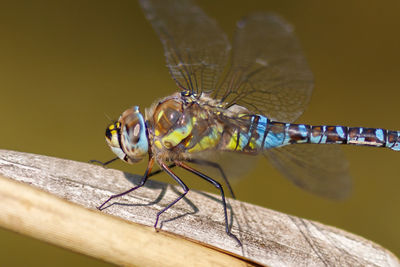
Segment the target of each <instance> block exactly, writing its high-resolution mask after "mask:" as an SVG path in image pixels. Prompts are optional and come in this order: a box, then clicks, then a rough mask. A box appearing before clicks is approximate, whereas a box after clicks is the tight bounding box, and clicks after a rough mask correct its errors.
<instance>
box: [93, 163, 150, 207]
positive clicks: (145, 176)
mask: <svg viewBox="0 0 400 267" xmlns="http://www.w3.org/2000/svg"><path fill="white" fill-rule="evenodd" d="M153 165H154V158H150V160H149V163H148V164H147V169H146V172H145V173H144V175H143V177H142V180H140V183H139V184H138V185H137V186H135V187H132V188H131V189H129V190H127V191H125V192H122V193H119V194H116V195H112V196H111V197H109V198H108V199H107V200H106V201H104V202H103V204H101V205H100V206H99V207H97V209H98V210H103V209H104V208H103V207H104V205H105V204H107V203H108V202H109V201H110V200H112V199H114V198H116V197H121V196H123V195H126V194H129V193H130V192H132V191H135V190H136V189H138V188H140V187H142V186H143V185H144V184H145V183H146V181H147V179H148V178H149V176H150V175H149V172H151V169H152V168H153Z"/></svg>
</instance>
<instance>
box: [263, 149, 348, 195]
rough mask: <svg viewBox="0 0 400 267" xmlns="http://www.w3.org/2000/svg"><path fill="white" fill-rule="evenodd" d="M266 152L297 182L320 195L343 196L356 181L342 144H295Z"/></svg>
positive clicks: (285, 174)
mask: <svg viewBox="0 0 400 267" xmlns="http://www.w3.org/2000/svg"><path fill="white" fill-rule="evenodd" d="M264 155H265V156H266V157H267V158H268V159H269V161H270V162H271V163H272V165H274V166H275V167H276V168H277V169H278V170H279V171H280V172H281V173H282V174H283V175H284V176H285V177H286V178H288V179H289V180H290V181H292V182H293V183H294V184H295V185H297V186H299V187H301V188H303V189H305V190H307V191H309V192H311V193H314V194H317V195H320V196H324V197H328V198H333V199H342V198H345V197H346V196H348V194H349V193H350V191H351V188H352V183H351V178H350V175H349V171H348V162H347V160H346V159H345V157H344V154H343V152H342V150H341V149H340V147H339V146H337V145H332V144H295V145H289V146H284V147H280V148H274V149H270V150H266V151H265V152H264Z"/></svg>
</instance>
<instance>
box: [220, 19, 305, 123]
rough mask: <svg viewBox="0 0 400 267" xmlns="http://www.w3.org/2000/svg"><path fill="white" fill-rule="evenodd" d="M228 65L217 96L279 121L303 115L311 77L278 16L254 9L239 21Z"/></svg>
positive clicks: (290, 31) (293, 38)
mask: <svg viewBox="0 0 400 267" xmlns="http://www.w3.org/2000/svg"><path fill="white" fill-rule="evenodd" d="M230 63H231V66H230V68H229V72H228V75H227V76H226V77H225V79H224V80H223V81H222V83H221V85H220V86H218V88H217V89H216V90H215V91H214V97H215V98H217V99H222V101H223V102H228V103H229V105H233V104H239V105H241V106H245V107H247V108H248V109H249V110H250V111H252V112H254V113H257V114H263V115H265V116H267V117H268V118H270V119H272V120H277V121H284V122H292V121H294V120H295V119H297V118H298V117H299V116H300V115H301V114H302V112H303V110H304V109H305V107H306V105H307V103H308V100H309V98H310V96H311V92H312V88H313V76H312V73H311V71H310V70H309V68H308V66H307V63H306V60H305V58H304V57H303V54H302V51H301V49H300V46H299V43H298V41H297V39H296V37H295V36H294V34H293V28H292V27H291V26H290V25H289V24H288V23H287V22H286V21H284V20H283V19H282V18H281V17H279V16H277V15H273V14H265V13H257V14H253V15H251V16H249V17H247V18H244V19H243V20H241V21H239V22H238V23H237V29H236V33H235V36H234V41H233V51H232V57H231V62H230Z"/></svg>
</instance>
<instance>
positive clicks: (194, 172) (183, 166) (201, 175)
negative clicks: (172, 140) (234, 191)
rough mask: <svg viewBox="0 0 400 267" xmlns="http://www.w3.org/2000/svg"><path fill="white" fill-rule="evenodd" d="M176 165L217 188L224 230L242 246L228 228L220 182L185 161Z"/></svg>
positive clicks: (226, 212)
mask: <svg viewBox="0 0 400 267" xmlns="http://www.w3.org/2000/svg"><path fill="white" fill-rule="evenodd" d="M176 165H177V166H179V167H181V168H183V169H185V170H187V171H189V172H191V173H193V174H196V175H197V176H199V177H200V178H203V179H204V180H206V181H207V182H209V183H211V184H212V185H214V186H215V187H216V188H218V189H219V191H220V192H221V198H222V205H223V207H224V216H225V231H226V233H227V234H228V236H230V237H232V238H233V239H235V240H236V242H237V243H238V244H239V246H242V242H240V240H239V239H238V238H237V237H236V235H234V234H232V233H231V230H230V229H229V222H228V211H227V208H226V201H225V194H224V189H223V188H222V185H221V184H220V183H218V182H217V181H215V180H214V179H212V178H210V177H208V176H207V175H205V174H203V173H201V172H199V171H197V170H195V169H193V168H192V167H190V166H188V165H186V164H185V163H182V162H177V163H176Z"/></svg>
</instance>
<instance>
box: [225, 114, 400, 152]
mask: <svg viewBox="0 0 400 267" xmlns="http://www.w3.org/2000/svg"><path fill="white" fill-rule="evenodd" d="M250 118H251V122H250V123H251V126H250V127H249V130H248V131H247V132H240V131H239V134H235V135H233V136H232V138H231V141H230V143H229V145H228V146H226V147H225V149H229V150H236V151H243V152H257V151H259V150H263V149H270V148H274V147H280V146H285V145H289V144H300V143H310V144H352V145H364V146H375V147H387V148H390V149H392V150H396V151H400V131H391V130H385V129H380V128H364V127H346V126H327V125H322V126H311V125H306V124H293V123H283V122H276V121H271V120H269V119H268V118H266V117H264V116H260V115H253V116H251V117H250Z"/></svg>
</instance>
